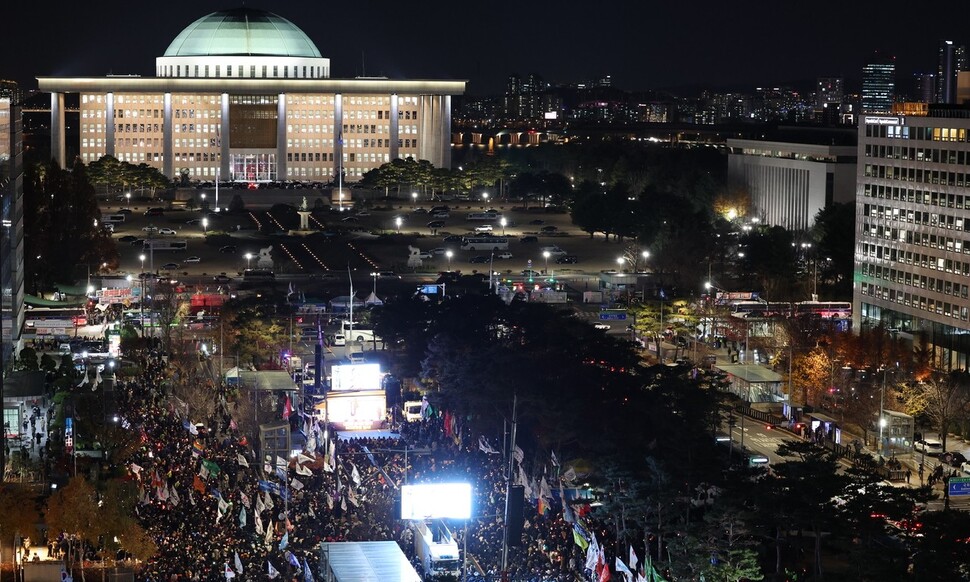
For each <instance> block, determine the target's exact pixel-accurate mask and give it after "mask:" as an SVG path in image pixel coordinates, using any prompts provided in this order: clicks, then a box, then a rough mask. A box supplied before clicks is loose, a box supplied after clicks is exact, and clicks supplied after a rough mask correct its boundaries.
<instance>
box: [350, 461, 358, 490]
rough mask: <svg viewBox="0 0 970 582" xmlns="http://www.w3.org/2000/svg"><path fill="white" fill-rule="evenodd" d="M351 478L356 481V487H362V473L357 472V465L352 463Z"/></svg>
mask: <svg viewBox="0 0 970 582" xmlns="http://www.w3.org/2000/svg"><path fill="white" fill-rule="evenodd" d="M350 466H351V471H350V478H351V479H353V480H354V485H357V486H358V487H359V486H360V472H359V471H357V465H355V464H353V463H351V464H350Z"/></svg>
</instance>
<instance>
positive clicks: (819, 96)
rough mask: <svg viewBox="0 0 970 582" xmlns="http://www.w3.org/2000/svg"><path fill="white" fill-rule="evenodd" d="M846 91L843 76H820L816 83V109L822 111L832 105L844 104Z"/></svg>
mask: <svg viewBox="0 0 970 582" xmlns="http://www.w3.org/2000/svg"><path fill="white" fill-rule="evenodd" d="M843 97H844V92H843V88H842V77H819V78H818V81H817V82H816V84H815V110H816V111H822V110H824V109H825V108H826V107H828V106H830V105H838V106H841V105H842V99H843Z"/></svg>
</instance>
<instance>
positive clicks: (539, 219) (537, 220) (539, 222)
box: [529, 218, 546, 226]
mask: <svg viewBox="0 0 970 582" xmlns="http://www.w3.org/2000/svg"><path fill="white" fill-rule="evenodd" d="M545 223H546V221H545V220H542V219H541V218H537V219H535V220H530V221H529V224H534V225H536V226H542V225H543V224H545Z"/></svg>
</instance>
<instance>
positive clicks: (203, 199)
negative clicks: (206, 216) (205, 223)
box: [202, 192, 205, 211]
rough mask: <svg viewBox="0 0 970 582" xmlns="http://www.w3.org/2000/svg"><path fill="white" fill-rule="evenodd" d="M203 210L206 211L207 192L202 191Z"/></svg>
mask: <svg viewBox="0 0 970 582" xmlns="http://www.w3.org/2000/svg"><path fill="white" fill-rule="evenodd" d="M202 210H203V211H205V192H203V193H202Z"/></svg>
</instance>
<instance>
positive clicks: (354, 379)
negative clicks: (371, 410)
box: [330, 364, 381, 391]
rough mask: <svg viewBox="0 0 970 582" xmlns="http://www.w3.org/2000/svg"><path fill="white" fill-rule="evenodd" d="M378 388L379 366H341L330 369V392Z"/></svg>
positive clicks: (379, 378) (379, 381) (379, 386)
mask: <svg viewBox="0 0 970 582" xmlns="http://www.w3.org/2000/svg"><path fill="white" fill-rule="evenodd" d="M380 388H381V365H380V364H342V365H338V366H334V367H333V368H331V371H330V389H331V390H336V391H341V390H380Z"/></svg>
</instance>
